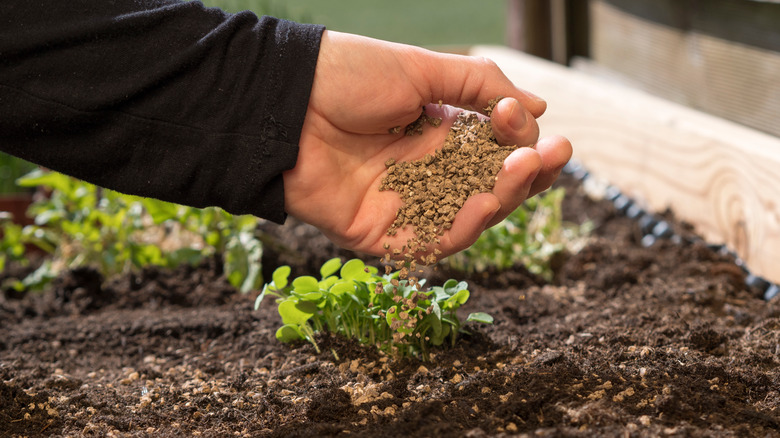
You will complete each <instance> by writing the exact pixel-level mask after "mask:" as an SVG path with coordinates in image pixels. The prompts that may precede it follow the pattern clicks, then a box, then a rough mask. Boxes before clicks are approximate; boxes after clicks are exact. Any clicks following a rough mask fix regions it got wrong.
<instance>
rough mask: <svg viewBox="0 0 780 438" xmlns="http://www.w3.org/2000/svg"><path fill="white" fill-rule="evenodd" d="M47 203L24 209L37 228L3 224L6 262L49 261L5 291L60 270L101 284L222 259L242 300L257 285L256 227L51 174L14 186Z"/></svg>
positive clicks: (39, 284)
mask: <svg viewBox="0 0 780 438" xmlns="http://www.w3.org/2000/svg"><path fill="white" fill-rule="evenodd" d="M17 184H19V185H20V186H22V187H42V188H44V189H45V190H46V191H48V192H49V196H47V197H42V198H41V199H39V200H37V201H36V202H35V203H34V204H33V205H32V206H31V207H30V216H32V217H34V218H35V224H34V225H30V226H27V227H24V228H23V229H21V231H20V230H19V229H17V228H14V226H13V225H12V224H6V225H5V226H4V227H5V230H6V232H5V234H4V239H3V242H2V246H0V248H2V250H3V254H2V255H1V256H0V262H3V261H5V260H17V261H19V260H21V261H22V262H23V261H24V260H23V255H22V254H21V253H20V248H23V247H24V244H32V245H35V246H37V247H38V248H40V249H42V250H43V251H44V252H46V253H48V254H49V255H50V258H49V260H47V261H45V262H44V263H43V264H42V265H41V266H40V268H38V270H36V271H35V272H33V273H32V274H30V275H29V276H28V277H26V278H24V279H17V280H16V281H15V282H14V283H13V284H6V285H5V286H10V287H14V288H16V289H41V288H43V287H44V286H45V285H46V284H47V283H48V282H49V281H50V280H51V279H53V278H55V277H56V276H57V275H58V274H59V272H61V271H62V270H63V269H71V268H75V267H78V266H91V267H94V268H96V269H98V270H99V271H100V272H101V273H102V274H103V275H104V277H106V278H108V277H110V276H112V275H115V274H121V273H125V272H127V271H129V270H131V269H134V268H140V267H143V266H147V265H156V266H162V267H175V266H178V265H180V264H184V263H189V264H193V263H197V262H198V261H200V260H201V259H203V258H204V257H208V256H211V255H213V254H222V256H223V260H224V267H223V268H224V273H225V275H226V277H227V279H228V280H229V281H230V283H231V284H233V285H234V286H235V287H237V288H238V289H240V290H241V291H243V292H248V291H250V290H253V289H257V288H259V287H260V285H261V284H262V282H263V281H262V275H261V269H260V259H261V257H262V244H261V243H260V240H259V239H258V238H257V236H256V228H257V219H256V218H254V217H252V216H234V215H231V214H229V213H227V212H225V211H223V210H221V209H218V208H206V209H198V208H192V207H185V206H182V205H177V204H172V203H169V202H163V201H159V200H155V199H148V198H140V197H136V196H129V195H123V194H120V193H118V192H114V191H111V190H106V189H101V188H99V187H97V186H94V185H92V184H89V183H86V182H83V181H80V180H77V179H74V178H71V177H68V176H66V175H63V174H61V173H57V172H47V171H42V170H35V171H33V172H31V173H29V174H28V175H26V176H24V177H22V178H20V179H19V180H18V181H17Z"/></svg>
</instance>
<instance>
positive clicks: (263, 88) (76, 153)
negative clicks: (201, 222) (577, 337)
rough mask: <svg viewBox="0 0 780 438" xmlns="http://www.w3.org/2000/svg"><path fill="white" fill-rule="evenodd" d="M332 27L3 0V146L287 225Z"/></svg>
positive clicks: (157, 6) (163, 6)
mask: <svg viewBox="0 0 780 438" xmlns="http://www.w3.org/2000/svg"><path fill="white" fill-rule="evenodd" d="M322 31H323V28H322V27H321V26H313V25H302V24H296V23H292V22H288V21H284V20H278V19H275V18H271V17H262V18H258V17H257V16H255V15H254V14H252V13H250V12H242V13H239V14H227V13H225V12H222V11H220V10H218V9H213V8H206V7H204V6H203V5H202V4H201V3H199V2H195V1H193V2H184V1H178V0H112V1H107V0H67V1H63V0H2V1H1V2H0V150H3V151H5V152H7V153H9V154H12V155H16V156H19V157H22V158H24V159H27V160H29V161H32V162H35V163H37V164H40V165H42V166H45V167H48V168H51V169H55V170H58V171H61V172H63V173H66V174H69V175H72V176H75V177H77V178H81V179H84V180H86V181H89V182H92V183H94V184H97V185H100V186H103V187H107V188H110V189H114V190H117V191H120V192H124V193H129V194H135V195H140V196H146V197H153V198H158V199H163V200H167V201H171V202H176V203H181V204H186V205H191V206H196V207H205V206H220V207H223V208H224V209H226V210H227V211H229V212H232V213H236V214H245V213H251V214H254V215H256V216H260V217H264V218H267V219H270V220H273V221H276V222H282V221H284V218H285V213H284V187H283V181H282V172H283V171H284V170H287V169H291V168H293V167H294V166H295V162H296V159H297V154H298V141H299V138H300V132H301V126H302V125H303V119H304V116H305V114H306V107H307V104H308V100H309V94H310V91H311V85H312V81H313V77H314V69H315V66H316V62H317V55H318V52H319V43H320V38H321V35H322Z"/></svg>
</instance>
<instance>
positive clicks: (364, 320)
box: [255, 258, 493, 361]
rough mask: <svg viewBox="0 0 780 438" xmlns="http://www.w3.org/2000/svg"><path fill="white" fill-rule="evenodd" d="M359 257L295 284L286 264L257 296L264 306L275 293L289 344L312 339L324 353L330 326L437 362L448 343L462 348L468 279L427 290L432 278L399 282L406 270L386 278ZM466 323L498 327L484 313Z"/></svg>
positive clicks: (284, 339)
mask: <svg viewBox="0 0 780 438" xmlns="http://www.w3.org/2000/svg"><path fill="white" fill-rule="evenodd" d="M377 272H378V270H377V269H376V268H375V267H372V266H366V265H365V264H364V263H363V261H361V260H359V259H352V260H349V261H347V262H346V263H343V264H342V262H341V260H340V259H338V258H334V259H331V260H328V261H327V262H325V264H323V265H322V268H321V269H320V278H319V279H317V278H315V277H312V276H301V277H297V278H295V279H294V280H292V281H290V279H289V277H290V273H291V270H290V267H289V266H281V267H279V268H277V269H276V271H274V273H273V278H272V281H271V282H270V283H268V284H266V285H265V286H264V287H263V290H262V292H261V293H260V295H259V296H258V297H257V299H256V300H255V309H257V308H259V306H260V304H261V303H262V301H263V299H264V298H265V296H266V295H271V296H275V297H276V301H277V304H278V311H279V315H280V316H281V318H282V326H281V327H280V328H279V330H277V332H276V338H277V339H279V340H280V341H282V342H292V341H296V340H306V341H308V342H310V343H311V344H312V345H313V346H314V348H315V350H317V352H319V351H320V349H319V346H318V345H317V342H316V340H315V333H317V332H320V331H325V330H327V331H329V332H331V333H336V334H339V335H342V336H345V337H348V338H355V339H357V340H358V341H359V342H361V343H363V344H368V345H376V346H377V347H378V348H379V349H380V350H383V351H385V352H387V353H390V354H393V355H397V356H400V357H409V356H415V357H420V358H422V359H423V360H426V361H427V360H429V359H430V350H431V348H433V347H436V346H441V345H443V344H444V343H445V342H446V341H448V340H449V343H450V345H455V342H456V340H457V337H458V334H459V333H461V332H463V331H464V330H463V328H462V326H461V322H460V320H459V319H458V316H457V310H458V308H460V306H462V305H463V304H465V303H466V301H467V300H468V299H469V295H470V293H469V291H468V285H467V284H466V283H465V282H458V281H456V280H448V281H446V282H445V283H444V285H442V286H434V287H432V288H430V289H428V290H423V289H422V287H423V285H424V283H425V280H419V281H415V282H412V281H409V280H399V273H400V271H396V272H394V273H390V274H386V275H379V274H378V273H377ZM466 321H474V322H479V323H483V324H491V323H492V322H493V318H492V317H491V316H490V315H487V314H485V313H481V312H480V313H472V314H470V315H469V316H468V317H467V319H466Z"/></svg>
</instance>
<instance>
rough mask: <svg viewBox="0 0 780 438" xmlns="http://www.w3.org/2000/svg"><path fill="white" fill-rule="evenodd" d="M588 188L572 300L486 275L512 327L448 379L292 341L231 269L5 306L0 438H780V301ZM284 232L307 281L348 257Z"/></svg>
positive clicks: (162, 275)
mask: <svg viewBox="0 0 780 438" xmlns="http://www.w3.org/2000/svg"><path fill="white" fill-rule="evenodd" d="M564 179H566V178H564ZM564 182H566V181H564ZM569 183H570V184H568V185H569V186H570V189H571V190H570V195H569V197H568V198H567V201H566V205H565V210H566V215H567V217H568V218H570V219H576V220H586V219H590V220H593V221H594V223H595V224H596V232H595V238H594V240H593V241H592V243H591V244H590V245H589V246H587V247H586V248H585V249H584V250H583V251H582V252H580V253H579V254H577V255H574V256H572V257H570V258H569V259H568V260H566V261H565V263H563V265H562V267H561V268H560V270H559V271H558V272H557V276H556V281H555V283H554V284H544V283H543V282H541V281H539V279H538V278H533V277H532V276H528V275H525V274H523V270H522V269H520V268H518V269H516V270H513V271H512V272H508V273H492V274H491V275H490V276H489V277H488V278H484V277H482V276H478V277H475V278H472V279H471V280H470V284H471V286H472V288H471V290H472V296H471V300H470V301H469V302H468V303H467V305H466V306H465V307H464V309H463V311H464V313H467V312H472V311H486V312H488V313H490V314H492V315H493V316H494V317H495V324H494V325H492V326H479V327H477V326H468V328H469V330H470V331H471V332H472V335H471V336H464V337H462V342H460V343H459V345H458V346H457V347H456V348H455V349H452V350H447V351H440V352H438V353H437V354H436V356H435V358H434V359H433V361H432V362H431V363H422V362H417V361H413V360H407V361H402V362H398V361H394V360H392V359H388V358H387V357H385V356H382V355H380V354H378V353H377V352H376V351H375V350H372V349H370V348H365V347H360V346H356V345H355V344H352V343H350V342H346V341H343V340H340V339H333V338H323V339H321V340H320V341H319V343H320V346H321V347H322V351H323V353H322V354H319V355H316V354H314V350H313V348H312V347H311V346H310V345H309V344H300V345H296V346H289V345H286V344H281V343H279V342H277V341H276V339H275V338H274V332H275V330H276V328H277V327H278V326H279V317H278V314H277V313H276V311H275V309H274V308H273V301H272V300H266V301H265V302H264V303H263V306H262V307H261V309H260V310H259V311H253V310H252V298H253V297H252V296H241V295H238V294H236V293H235V292H234V291H233V290H232V289H231V288H230V287H229V285H228V283H227V282H226V281H225V280H224V278H223V277H222V276H221V273H220V270H219V263H215V262H214V261H211V262H210V263H205V264H203V265H201V266H199V267H197V268H180V269H178V270H176V271H160V270H155V269H148V270H146V271H144V272H142V273H139V274H137V275H133V276H128V277H124V278H121V279H118V280H115V281H111V282H108V283H107V284H105V285H103V286H101V283H100V281H99V278H96V276H95V274H94V273H92V272H91V271H88V270H81V271H78V272H73V273H70V274H69V275H67V276H65V277H63V278H62V279H60V281H59V282H58V283H57V285H56V286H55V287H54V288H52V289H51V290H50V291H48V292H47V293H45V294H42V295H35V296H21V297H20V296H18V295H17V296H14V295H13V294H5V295H4V296H0V436H4V437H5V436H100V437H104V436H138V437H166V436H176V437H179V436H205V437H223V436H278V437H282V436H284V437H287V436H293V437H294V436H304V437H314V436H334V435H346V434H349V435H352V436H372V437H373V436H379V437H382V436H469V437H480V436H507V435H521V436H522V435H527V436H577V437H594V436H596V437H598V436H607V437H616V436H618V437H623V436H632V437H655V436H696V437H699V436H701V437H704V436H706V437H712V436H714V437H751V436H755V437H771V436H780V367H779V364H780V301H778V299H777V298H776V299H774V300H773V301H769V302H765V301H762V300H761V299H760V298H759V296H760V291H755V290H750V289H748V288H746V287H745V286H744V281H743V280H744V279H743V275H744V274H743V273H742V271H741V270H740V269H739V268H738V267H737V266H736V265H735V264H734V260H733V259H732V258H731V257H730V256H729V255H724V254H720V253H717V252H713V251H712V250H711V249H709V248H708V247H707V246H706V245H705V244H703V243H692V244H691V243H679V244H678V243H674V242H672V241H669V240H660V241H659V242H657V243H656V244H655V245H654V246H653V247H650V248H645V247H643V246H642V245H641V244H640V243H639V241H640V239H641V237H642V234H641V233H640V231H639V228H638V226H637V225H636V224H635V223H634V221H631V220H629V219H627V218H625V217H623V216H620V215H616V214H615V212H614V209H613V207H612V206H611V204H609V203H605V202H595V201H591V200H589V199H587V198H586V197H584V196H582V191H581V189H579V187H578V186H577V185H576V184H574V183H571V181H569ZM675 227H676V228H677V229H678V230H681V231H680V232H685V233H689V232H690V231H688V230H685V228H684V227H682V226H679V225H675ZM275 230H276V232H277V234H276V235H275V236H272V237H271V238H269V239H270V241H271V242H273V243H274V245H275V249H274V250H273V251H272V250H270V249H269V251H268V253H269V254H277V255H280V258H284V257H286V260H285V262H287V263H289V262H290V261H291V260H298V262H299V263H298V264H297V265H296V266H297V267H296V268H294V270H293V275H303V274H311V273H316V271H313V270H312V269H311V267H306V268H302V266H305V265H307V264H316V263H315V262H313V261H311V260H317V261H319V260H324V259H326V258H327V257H330V256H331V255H333V254H338V253H339V252H338V250H336V249H334V248H333V247H329V246H327V245H324V244H321V240H318V239H317V238H312V237H311V236H312V235H311V231H310V229H308V228H306V227H304V226H301V225H299V224H291V225H290V226H286V227H282V228H275ZM296 236H297V237H296ZM296 239H299V240H296ZM307 242H311V247H310V248H309V247H308V246H307V244H306V243H307ZM268 247H269V248H270V245H268ZM368 260H369V261H371V262H375V261H372V260H371V259H368ZM266 263H267V264H268V265H273V264H275V263H277V262H276V261H274V260H268V259H267V260H266ZM273 267H274V266H271V267H270V268H271V269H272V268H273ZM266 268H268V266H266ZM445 274H447V275H451V274H452V273H439V274H436V273H434V276H435V275H442V276H444V275H445Z"/></svg>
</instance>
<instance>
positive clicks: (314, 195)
mask: <svg viewBox="0 0 780 438" xmlns="http://www.w3.org/2000/svg"><path fill="white" fill-rule="evenodd" d="M496 96H504V97H505V98H504V99H503V100H501V101H500V102H499V104H498V105H497V106H496V108H495V109H494V111H493V117H492V119H491V123H492V124H493V130H494V133H495V135H496V138H497V140H498V141H499V143H501V144H505V145H514V144H517V145H522V146H526V145H533V144H534V143H535V144H536V145H535V146H534V147H533V148H520V149H517V150H516V151H514V152H513V153H512V154H511V155H510V156H509V157H508V158H507V159H506V160H505V161H504V166H503V168H502V169H501V171H500V172H499V174H498V179H497V181H496V185H495V187H494V189H493V191H492V192H491V193H481V194H478V195H475V196H472V197H471V198H469V199H468V201H467V202H466V203H465V204H464V206H463V208H462V209H461V210H460V212H459V213H458V214H457V215H456V216H455V220H454V222H453V225H452V228H451V229H450V230H448V231H447V232H445V234H444V235H443V236H442V237H441V243H440V246H439V247H438V249H439V250H440V251H441V252H442V254H441V257H445V256H447V255H450V254H453V253H455V252H458V251H460V250H463V249H465V248H467V247H468V246H470V245H471V244H472V243H474V241H476V240H477V238H478V237H479V235H480V234H481V233H482V231H484V230H485V229H486V228H488V227H490V226H492V225H495V224H496V223H498V222H500V221H501V220H502V219H504V218H505V217H506V216H507V215H508V214H509V213H511V212H512V211H513V210H514V209H516V208H517V207H518V206H519V205H520V204H521V203H522V202H523V201H525V199H526V198H527V197H529V196H533V195H534V194H536V193H538V192H540V191H543V190H545V189H547V188H548V187H549V186H550V184H552V182H553V181H554V180H555V178H557V176H558V174H559V173H560V170H561V169H562V168H563V166H564V164H566V162H567V161H568V160H569V158H570V157H571V153H572V150H571V145H570V144H569V142H568V140H566V139H565V138H562V137H551V138H545V139H542V140H539V141H538V142H537V140H538V137H539V127H538V125H537V124H536V120H535V119H536V118H537V117H539V116H540V115H542V113H543V112H544V110H545V109H546V103H545V102H544V101H543V100H541V99H539V98H538V97H536V96H534V95H532V94H530V93H528V92H526V91H523V90H521V89H519V88H517V87H515V86H514V85H513V84H512V82H511V81H509V79H507V78H506V76H504V74H503V73H502V72H501V71H500V70H499V69H498V67H497V66H496V65H495V64H494V63H493V62H492V61H489V60H485V59H479V58H472V57H465V56H459V55H450V54H441V53H436V52H431V51H428V50H424V49H421V48H418V47H413V46H407V45H403V44H395V43H389V42H384V41H379V40H374V39H371V38H366V37H360V36H357V35H350V34H343V33H338V32H331V31H325V34H324V35H323V38H322V43H321V46H320V55H319V59H318V61H317V69H316V72H315V76H314V84H313V86H312V93H311V97H310V100H309V106H308V110H307V113H306V119H305V121H304V124H303V130H302V132H301V139H300V152H299V155H298V161H297V163H296V166H295V168H293V169H292V170H290V171H287V172H285V173H284V185H285V206H286V210H287V212H288V213H289V214H290V215H292V216H294V217H296V218H298V219H300V220H302V221H304V222H307V223H310V224H312V225H314V226H316V227H317V228H319V229H320V230H321V231H322V232H323V233H324V234H325V235H326V236H328V238H330V239H331V240H332V241H333V242H334V243H336V244H337V245H339V246H341V247H343V248H348V249H352V250H356V251H360V252H364V253H368V254H373V255H377V256H381V255H383V254H384V253H385V252H386V251H385V249H384V248H383V245H384V244H385V243H389V244H390V246H391V247H392V248H401V247H402V246H403V245H404V244H406V241H407V240H408V239H409V238H410V237H411V236H412V235H413V230H412V229H410V227H407V228H406V229H405V230H404V231H399V232H398V234H397V235H395V236H393V237H389V236H387V235H386V231H387V229H388V228H389V227H390V225H391V224H392V222H393V220H394V219H395V214H396V211H397V210H398V208H399V207H400V206H401V205H402V202H401V199H400V197H399V196H398V194H397V193H395V192H392V191H383V192H380V191H379V184H380V182H381V180H382V178H383V176H384V175H385V170H386V169H385V164H384V163H385V162H386V161H387V160H388V159H389V158H394V159H395V160H396V161H411V160H416V159H419V158H421V157H422V156H424V155H425V154H426V153H432V152H433V151H435V150H436V149H440V148H441V146H442V145H443V144H444V138H445V137H446V136H447V131H448V129H449V126H451V125H452V123H453V121H454V120H455V118H456V117H457V114H458V113H459V112H460V111H462V110H461V109H460V108H467V109H473V110H477V111H481V110H482V108H485V107H486V106H487V105H488V101H489V100H490V99H493V98H495V97H496ZM438 102H443V103H444V104H447V105H438V104H437V103H438ZM424 105H427V106H426V112H427V113H428V115H430V116H433V117H441V118H442V126H440V127H438V128H433V127H431V126H427V127H426V128H427V129H424V131H423V134H422V135H415V136H406V135H404V133H403V127H405V126H406V125H408V124H410V123H411V122H413V121H414V120H416V119H417V117H418V116H419V115H420V110H421V108H422V106H424ZM449 105H453V106H449ZM458 107H459V108H458ZM399 126H400V127H401V128H402V129H401V133H399V134H390V133H389V131H390V130H391V129H392V128H394V127H399Z"/></svg>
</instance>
